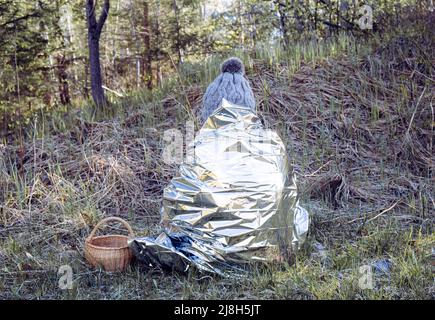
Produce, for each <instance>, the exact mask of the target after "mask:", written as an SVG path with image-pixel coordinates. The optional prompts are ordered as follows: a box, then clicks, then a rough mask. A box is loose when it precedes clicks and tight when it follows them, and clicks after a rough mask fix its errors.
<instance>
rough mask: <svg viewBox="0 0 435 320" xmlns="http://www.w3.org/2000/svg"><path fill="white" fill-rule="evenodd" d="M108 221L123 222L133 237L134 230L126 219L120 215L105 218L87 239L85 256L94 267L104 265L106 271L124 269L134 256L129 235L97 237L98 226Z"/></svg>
mask: <svg viewBox="0 0 435 320" xmlns="http://www.w3.org/2000/svg"><path fill="white" fill-rule="evenodd" d="M108 221H118V222H121V223H122V224H123V225H124V226H125V227H126V228H127V230H128V233H129V237H133V230H132V229H131V227H130V225H129V224H128V223H127V222H126V221H125V220H123V219H121V218H118V217H109V218H105V219H103V220H101V221H100V222H98V223H97V225H96V226H95V228H94V230H92V232H91V234H90V235H89V237H88V238H87V239H86V240H85V248H84V251H85V258H86V260H87V261H88V262H89V263H90V264H91V265H92V266H94V267H97V266H102V267H103V269H104V270H106V271H124V270H125V269H126V268H127V266H128V265H129V263H130V262H131V259H132V257H133V254H132V252H131V249H130V248H129V247H128V244H127V240H128V239H129V237H127V236H122V235H106V236H100V237H95V232H96V231H97V230H98V228H99V227H100V226H101V225H102V224H104V223H107V222H108Z"/></svg>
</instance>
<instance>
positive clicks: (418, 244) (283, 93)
mask: <svg viewBox="0 0 435 320" xmlns="http://www.w3.org/2000/svg"><path fill="white" fill-rule="evenodd" d="M406 39H407V40H403V41H405V42H406V41H409V42H406V43H403V41H402V42H401V40H400V38H395V39H393V40H391V41H388V42H387V43H386V44H384V45H383V46H379V47H378V49H376V50H375V51H374V52H373V53H372V54H370V55H369V56H365V57H361V58H358V59H355V58H353V59H351V58H349V57H348V56H346V55H342V56H340V57H339V58H328V59H319V60H317V61H311V62H304V61H301V66H300V68H299V69H298V70H297V72H292V71H291V70H290V68H291V67H290V66H289V64H288V63H286V62H279V63H275V64H272V65H271V64H270V63H268V62H265V61H263V60H253V61H252V67H251V68H250V69H249V70H248V72H249V78H250V80H251V82H252V83H253V88H254V91H255V95H256V97H257V98H258V105H259V110H260V113H261V114H262V115H263V117H264V118H265V121H266V124H267V125H268V126H270V127H272V128H274V129H276V130H278V132H279V133H280V135H281V136H282V137H283V139H284V141H286V143H287V147H288V152H289V156H290V157H291V159H292V162H293V164H294V167H295V169H296V171H297V172H298V174H299V176H300V187H301V191H302V192H301V193H302V197H303V200H304V202H305V204H306V206H307V207H308V208H309V209H310V211H311V212H312V214H313V224H312V230H311V235H310V237H309V240H308V243H307V245H306V247H305V248H304V250H303V251H302V252H301V253H300V255H299V256H298V258H297V260H296V262H295V264H294V265H293V266H270V267H268V268H265V269H261V268H260V269H255V270H254V271H253V272H254V276H253V277H252V278H251V279H246V280H243V281H240V282H232V281H231V280H225V279H220V278H218V277H209V276H204V275H201V274H197V273H196V272H195V271H192V272H190V273H189V274H188V275H186V276H182V275H178V274H172V275H169V274H166V273H162V272H161V271H159V270H147V269H144V268H143V267H142V266H137V265H135V266H133V267H132V268H131V269H130V270H129V271H128V272H126V273H125V274H122V275H111V274H105V273H104V272H101V271H99V270H91V269H89V268H88V266H87V265H86V264H85V263H84V261H83V258H82V256H81V251H82V245H83V241H84V238H85V236H87V234H88V233H89V231H90V229H91V228H92V227H93V226H94V225H95V223H96V222H97V221H98V220H99V219H101V218H102V217H103V216H107V215H116V216H121V217H123V218H125V219H127V220H128V221H130V222H131V224H132V225H133V226H134V227H135V229H136V231H137V232H138V234H151V233H153V232H155V230H156V228H157V223H158V219H159V207H160V200H161V194H162V189H163V188H164V186H165V185H166V183H167V182H168V181H169V179H170V178H171V177H172V176H173V175H174V173H175V170H176V166H168V165H166V164H164V163H163V162H162V160H161V152H162V148H163V145H164V144H163V131H164V130H165V129H170V128H179V129H182V128H183V125H184V121H185V120H186V119H187V118H188V116H186V112H185V107H182V106H188V107H192V111H193V112H194V113H198V110H199V109H198V108H199V106H200V103H201V96H202V92H203V88H204V86H205V85H206V83H203V84H201V85H191V86H189V87H185V90H183V91H182V92H181V93H180V92H176V91H173V92H170V93H169V94H167V95H166V97H165V98H164V99H161V100H160V101H157V102H154V103H146V104H140V106H139V108H138V107H137V106H134V107H129V108H128V109H126V110H125V113H123V114H119V115H117V116H115V117H113V118H111V119H110V120H108V119H107V118H106V119H105V120H99V121H88V120H84V119H83V117H80V116H75V117H74V119H75V120H74V121H75V122H74V123H73V124H72V125H70V127H72V128H73V129H71V130H65V131H63V132H52V133H50V134H48V135H47V134H44V135H43V136H42V137H40V135H41V134H40V133H38V132H37V131H35V132H33V134H31V135H30V137H29V138H28V139H23V140H21V143H15V144H12V145H7V146H3V147H2V149H0V153H1V154H2V157H1V158H0V174H1V179H0V210H1V211H0V219H1V220H0V242H1V243H0V266H1V270H0V292H1V293H0V296H1V297H3V298H38V297H41V298H81V299H83V298H111V299H117V298H204V299H205V298H246V299H249V298H301V299H305V298H328V299H329V298H345V299H358V298H375V299H376V298H390V299H394V298H422V299H428V298H434V291H435V290H434V285H433V277H432V275H431V271H430V266H429V259H430V257H429V250H430V248H431V247H433V246H435V239H434V237H433V225H434V219H435V215H434V213H435V199H434V160H435V158H434V154H435V150H434V145H433V138H434V109H433V104H432V103H433V89H434V87H433V86H434V70H433V65H434V52H433V50H434V48H433V47H431V46H430V45H429V46H427V43H425V41H426V40H427V39H426V38H425V37H424V36H421V37H414V38H412V37H408V38H406ZM405 48H412V50H408V49H407V50H405ZM422 48H424V50H423V49H422ZM186 101H188V103H186ZM318 242H320V243H322V244H323V246H324V247H325V248H326V249H325V250H326V251H325V252H326V253H325V254H319V252H318V250H316V246H317V245H318ZM319 256H320V258H319ZM384 258H388V259H390V260H392V262H393V266H394V267H393V269H392V271H391V274H390V275H391V276H390V277H387V278H388V279H386V278H385V277H379V279H378V282H377V283H378V287H377V288H375V289H374V290H369V291H367V290H361V289H359V288H358V276H359V275H358V268H359V266H361V265H363V264H370V263H371V262H373V261H376V260H379V259H384ZM66 263H67V264H70V265H72V266H73V269H74V272H75V287H74V289H73V290H67V291H62V290H59V289H58V287H57V281H58V276H57V268H58V267H59V266H60V265H62V264H66ZM431 279H432V282H431Z"/></svg>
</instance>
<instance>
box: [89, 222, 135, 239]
mask: <svg viewBox="0 0 435 320" xmlns="http://www.w3.org/2000/svg"><path fill="white" fill-rule="evenodd" d="M109 221H118V222H121V223H122V224H123V225H124V227H126V228H127V230H128V234H129V236H133V234H134V232H133V229H132V228H131V227H130V225H129V224H128V222H127V221H125V220H124V219H121V218H118V217H108V218H104V219H102V220H101V221H100V222H98V223H97V225H96V226H95V227H94V229H93V230H92V231H91V234H90V235H89V237H88V240H89V241H90V240H91V239H92V238H93V237H94V236H95V232H97V230H98V228H99V227H100V226H101V225H102V224H105V223H107V222H109Z"/></svg>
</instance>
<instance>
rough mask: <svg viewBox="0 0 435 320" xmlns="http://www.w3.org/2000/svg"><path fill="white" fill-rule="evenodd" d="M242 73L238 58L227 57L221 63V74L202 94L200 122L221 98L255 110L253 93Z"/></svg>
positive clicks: (242, 69)
mask: <svg viewBox="0 0 435 320" xmlns="http://www.w3.org/2000/svg"><path fill="white" fill-rule="evenodd" d="M244 75H245V66H244V65H243V62H242V61H241V60H240V59H239V58H234V57H233V58H229V59H227V60H225V61H224V63H222V65H221V74H220V75H218V76H217V77H216V79H214V81H213V82H212V83H210V85H209V86H208V88H207V90H206V92H205V94H204V97H203V107H202V113H201V120H202V122H205V120H207V118H208V117H209V116H210V115H211V114H212V113H213V112H214V111H215V110H216V109H217V108H218V107H219V104H220V103H221V101H222V99H223V98H225V99H226V100H228V101H229V102H232V103H234V104H237V105H242V106H246V107H248V108H250V109H252V110H253V111H254V112H255V111H256V109H255V99H254V94H253V92H252V89H251V86H250V85H249V82H248V80H246V79H245V77H244Z"/></svg>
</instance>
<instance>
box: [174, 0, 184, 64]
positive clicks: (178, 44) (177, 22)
mask: <svg viewBox="0 0 435 320" xmlns="http://www.w3.org/2000/svg"><path fill="white" fill-rule="evenodd" d="M172 7H173V9H174V16H175V32H176V34H177V39H176V41H175V49H176V51H177V56H178V65H181V63H182V62H183V60H182V54H181V35H180V29H181V27H180V8H178V5H177V0H173V1H172Z"/></svg>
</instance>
